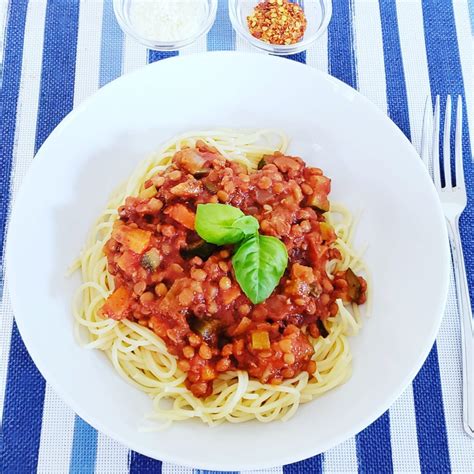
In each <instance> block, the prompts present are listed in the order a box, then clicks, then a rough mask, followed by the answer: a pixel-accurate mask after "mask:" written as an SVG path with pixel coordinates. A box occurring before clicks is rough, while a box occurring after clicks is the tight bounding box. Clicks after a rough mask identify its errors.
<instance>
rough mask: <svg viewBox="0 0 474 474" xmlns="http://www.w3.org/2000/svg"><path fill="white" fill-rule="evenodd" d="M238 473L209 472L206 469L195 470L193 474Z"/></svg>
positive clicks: (224, 472)
mask: <svg viewBox="0 0 474 474" xmlns="http://www.w3.org/2000/svg"><path fill="white" fill-rule="evenodd" d="M237 472H238V471H207V470H206V469H193V474H236V473H237Z"/></svg>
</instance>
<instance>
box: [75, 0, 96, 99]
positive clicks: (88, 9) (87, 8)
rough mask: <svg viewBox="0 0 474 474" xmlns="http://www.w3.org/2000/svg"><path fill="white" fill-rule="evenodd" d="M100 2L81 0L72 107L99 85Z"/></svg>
mask: <svg viewBox="0 0 474 474" xmlns="http://www.w3.org/2000/svg"><path fill="white" fill-rule="evenodd" d="M102 13H103V3H102V2H91V1H88V0H82V1H81V6H80V10H79V29H78V33H77V52H76V75H75V81H74V107H77V106H78V105H79V104H80V103H81V102H82V101H83V100H84V99H87V98H88V97H89V96H91V95H92V94H93V93H94V92H95V91H96V90H97V89H98V87H99V71H100V51H101V38H102V35H101V32H102Z"/></svg>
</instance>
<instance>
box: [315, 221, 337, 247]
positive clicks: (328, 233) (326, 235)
mask: <svg viewBox="0 0 474 474" xmlns="http://www.w3.org/2000/svg"><path fill="white" fill-rule="evenodd" d="M319 229H320V231H321V237H322V239H323V241H324V242H333V241H334V240H336V234H335V232H334V229H333V228H332V226H331V225H330V224H328V223H327V222H320V223H319Z"/></svg>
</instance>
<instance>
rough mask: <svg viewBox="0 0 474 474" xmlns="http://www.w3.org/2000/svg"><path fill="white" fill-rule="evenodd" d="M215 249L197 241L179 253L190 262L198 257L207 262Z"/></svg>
mask: <svg viewBox="0 0 474 474" xmlns="http://www.w3.org/2000/svg"><path fill="white" fill-rule="evenodd" d="M216 249H217V245H214V244H210V243H209V242H205V241H204V240H199V241H198V242H195V243H194V244H190V245H188V246H187V247H184V248H182V249H181V250H180V251H179V253H180V254H181V256H182V257H183V258H184V259H186V260H190V259H191V258H193V257H200V258H202V259H203V260H207V259H208V258H209V257H210V256H211V255H212V253H213V252H214V251H215V250H216Z"/></svg>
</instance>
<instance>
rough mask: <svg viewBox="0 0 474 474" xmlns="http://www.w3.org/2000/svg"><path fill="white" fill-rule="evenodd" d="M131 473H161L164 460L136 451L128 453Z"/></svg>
mask: <svg viewBox="0 0 474 474" xmlns="http://www.w3.org/2000/svg"><path fill="white" fill-rule="evenodd" d="M128 466H129V474H147V473H149V474H160V473H161V468H162V462H161V461H157V460H155V459H152V458H149V457H147V456H143V454H139V453H137V452H135V451H130V453H129V455H128Z"/></svg>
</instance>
